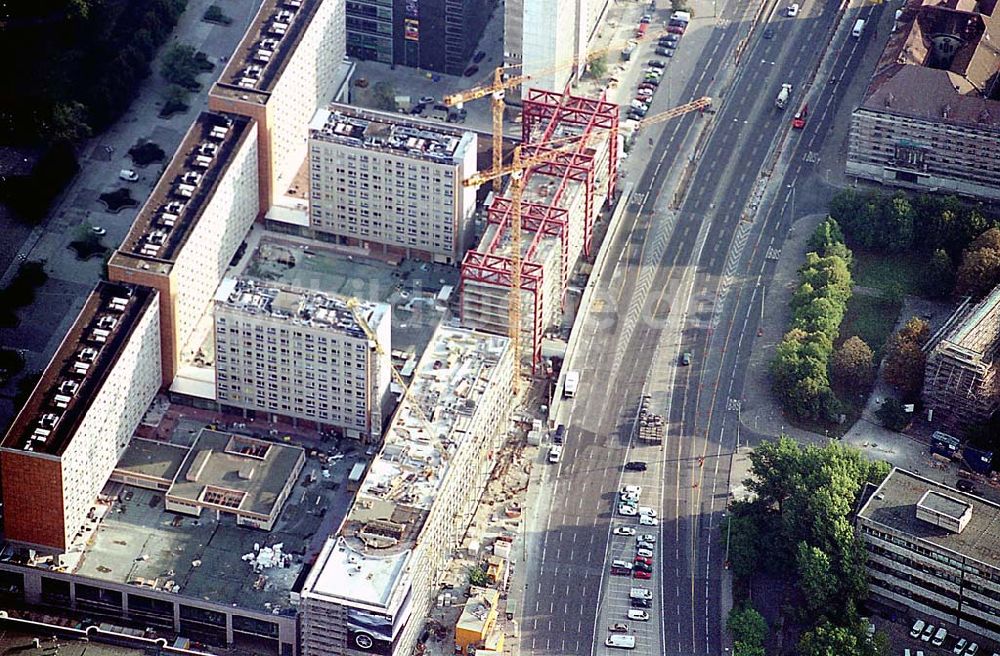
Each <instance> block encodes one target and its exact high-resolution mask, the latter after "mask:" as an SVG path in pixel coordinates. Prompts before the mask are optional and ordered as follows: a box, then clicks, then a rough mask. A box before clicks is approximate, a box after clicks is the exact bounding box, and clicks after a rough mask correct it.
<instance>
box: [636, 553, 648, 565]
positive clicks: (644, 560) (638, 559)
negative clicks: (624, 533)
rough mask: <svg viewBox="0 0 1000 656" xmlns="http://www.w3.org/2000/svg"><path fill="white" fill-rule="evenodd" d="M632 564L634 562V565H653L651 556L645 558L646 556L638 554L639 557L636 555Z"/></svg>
mask: <svg viewBox="0 0 1000 656" xmlns="http://www.w3.org/2000/svg"><path fill="white" fill-rule="evenodd" d="M633 562H636V563H645V564H647V565H652V564H653V556H652V555H649V556H647V555H644V554H639V555H637V556H636V557H635V560H634V561H633Z"/></svg>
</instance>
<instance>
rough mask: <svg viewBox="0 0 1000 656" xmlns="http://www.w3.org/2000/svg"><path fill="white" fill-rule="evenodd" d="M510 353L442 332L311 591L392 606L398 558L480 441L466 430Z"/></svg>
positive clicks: (486, 338) (491, 341)
mask: <svg viewBox="0 0 1000 656" xmlns="http://www.w3.org/2000/svg"><path fill="white" fill-rule="evenodd" d="M507 348H508V339H507V338H506V337H501V336H497V335H488V334H485V333H479V332H475V331H471V330H465V329H461V328H445V327H442V328H439V329H438V331H437V333H436V334H435V336H434V338H433V339H432V340H431V343H430V344H429V345H428V347H427V350H426V351H425V352H424V354H423V357H421V359H420V362H419V364H418V365H417V369H416V372H415V374H414V377H413V381H412V382H411V383H410V386H409V387H410V394H409V395H408V396H407V397H406V398H405V399H404V400H403V402H402V403H401V404H400V406H399V408H398V409H397V411H396V414H395V415H394V416H393V419H392V423H391V425H390V426H389V429H388V430H387V431H386V434H385V441H384V443H383V446H382V449H381V451H380V452H379V453H378V455H376V456H375V459H374V460H373V461H372V464H371V466H370V468H369V470H368V474H367V475H366V476H365V478H364V480H363V481H362V482H361V487H360V490H359V491H358V495H357V498H356V499H355V500H354V505H353V506H352V508H351V510H350V512H349V513H348V516H347V518H346V519H345V521H344V524H343V526H342V527H341V531H340V535H339V536H338V537H337V538H336V540H335V541H336V544H335V545H333V546H330V555H329V556H328V558H327V560H326V561H325V562H324V563H323V565H322V566H317V567H316V570H315V571H314V572H313V573H312V574H311V575H310V581H307V584H306V589H307V590H308V589H310V582H311V583H312V584H313V589H314V590H318V591H319V592H321V593H322V592H323V591H326V590H330V591H333V590H336V591H337V592H336V595H337V596H338V597H339V598H341V599H344V600H347V601H348V602H351V601H354V602H357V603H362V604H371V603H382V604H384V603H385V602H386V600H388V599H389V597H390V596H391V594H392V591H393V589H394V588H395V585H396V582H397V579H398V577H399V576H400V574H401V573H402V570H401V569H400V560H399V558H400V554H408V553H409V552H410V551H411V550H412V549H413V546H414V545H415V543H416V541H417V540H418V538H419V535H420V532H421V531H422V530H423V526H424V521H425V520H426V518H427V514H428V512H429V511H430V509H431V507H432V506H433V504H434V503H435V501H436V500H437V499H438V496H437V494H438V490H439V489H440V487H441V485H442V482H443V481H444V480H445V477H446V476H447V475H448V474H449V473H450V471H451V470H450V463H451V457H452V455H453V454H454V453H455V452H456V451H457V450H458V449H460V448H461V447H462V444H463V442H465V441H466V440H470V439H477V436H475V435H470V434H469V433H468V432H467V428H468V426H469V424H470V423H471V421H472V418H473V417H474V415H475V413H476V411H477V410H478V408H479V401H480V399H481V398H482V396H483V394H484V393H485V391H486V390H487V388H488V386H489V385H490V383H491V379H492V378H493V374H494V372H495V371H496V367H497V365H498V363H499V361H500V360H501V359H502V358H503V356H504V354H505V352H506V350H507ZM418 408H419V410H418ZM421 414H422V415H423V417H424V418H421V416H420V415H421ZM456 473H457V475H461V472H456ZM441 501H442V502H443V503H448V500H447V499H443V500H441ZM330 542H331V543H333V542H334V540H333V539H331V540H330ZM351 558H354V559H355V560H354V561H352V560H351ZM358 566H361V570H359V573H361V574H363V576H360V577H355V576H354V575H352V574H351V571H352V568H353V569H355V570H356V569H357V567H358ZM331 594H333V593H332V592H331Z"/></svg>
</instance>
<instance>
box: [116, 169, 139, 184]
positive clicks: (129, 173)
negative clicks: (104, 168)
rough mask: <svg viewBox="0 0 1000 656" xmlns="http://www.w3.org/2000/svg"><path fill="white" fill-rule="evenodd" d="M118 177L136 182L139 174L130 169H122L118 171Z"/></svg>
mask: <svg viewBox="0 0 1000 656" xmlns="http://www.w3.org/2000/svg"><path fill="white" fill-rule="evenodd" d="M118 177H119V178H121V179H122V180H125V181H126V182H136V181H137V180H138V179H139V174H138V173H136V172H135V171H133V170H132V169H122V170H121V171H119V172H118Z"/></svg>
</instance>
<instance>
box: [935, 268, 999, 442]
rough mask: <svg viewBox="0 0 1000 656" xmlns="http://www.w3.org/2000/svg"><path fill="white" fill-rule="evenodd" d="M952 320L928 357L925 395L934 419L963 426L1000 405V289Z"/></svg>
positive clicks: (975, 421)
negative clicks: (999, 377)
mask: <svg viewBox="0 0 1000 656" xmlns="http://www.w3.org/2000/svg"><path fill="white" fill-rule="evenodd" d="M953 322H954V323H951V322H950V323H949V324H948V325H946V326H945V328H946V331H944V335H943V337H942V338H941V339H940V340H939V341H938V342H937V343H936V344H934V345H933V348H931V349H930V352H929V353H928V355H927V364H926V365H925V369H924V390H923V396H924V402H925V403H926V407H927V409H928V410H929V411H931V412H932V415H931V419H932V420H933V421H936V422H939V423H942V424H944V425H945V426H947V427H949V428H951V427H957V428H963V427H965V426H968V425H969V424H976V423H980V422H984V421H987V420H988V419H989V418H990V417H991V416H992V415H993V413H994V412H996V411H997V409H998V408H1000V381H998V379H997V373H998V372H997V367H998V365H997V361H996V356H997V351H998V349H1000V287H997V288H995V289H994V290H993V291H992V292H990V293H989V294H988V295H987V296H986V298H984V299H983V300H982V301H980V302H979V303H978V304H976V305H975V306H972V307H971V308H968V309H967V310H966V311H964V312H959V313H957V314H956V315H955V316H953Z"/></svg>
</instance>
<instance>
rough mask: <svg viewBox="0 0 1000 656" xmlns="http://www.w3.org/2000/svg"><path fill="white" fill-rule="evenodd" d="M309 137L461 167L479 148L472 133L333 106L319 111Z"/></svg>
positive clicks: (435, 124) (429, 123)
mask: <svg viewBox="0 0 1000 656" xmlns="http://www.w3.org/2000/svg"><path fill="white" fill-rule="evenodd" d="M309 138H310V139H315V140H317V141H325V142H329V143H337V144H342V145H345V146H352V147H355V148H361V149H364V150H370V151H378V152H391V153H395V154H398V155H405V156H407V157H412V158H414V159H423V160H427V161H431V162H435V163H437V164H459V163H460V162H461V160H462V158H463V157H464V156H465V153H466V152H468V149H469V148H475V147H476V136H475V135H474V134H473V133H472V132H468V131H462V130H452V129H449V128H447V127H445V126H443V125H441V124H439V123H431V122H429V121H421V120H418V119H413V118H411V117H410V116H409V115H407V114H389V113H384V112H374V111H370V110H362V109H358V108H356V107H351V106H350V105H341V104H332V105H330V106H329V107H328V108H326V109H320V110H319V111H317V112H316V115H315V116H314V117H313V120H312V122H311V123H310V125H309Z"/></svg>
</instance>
